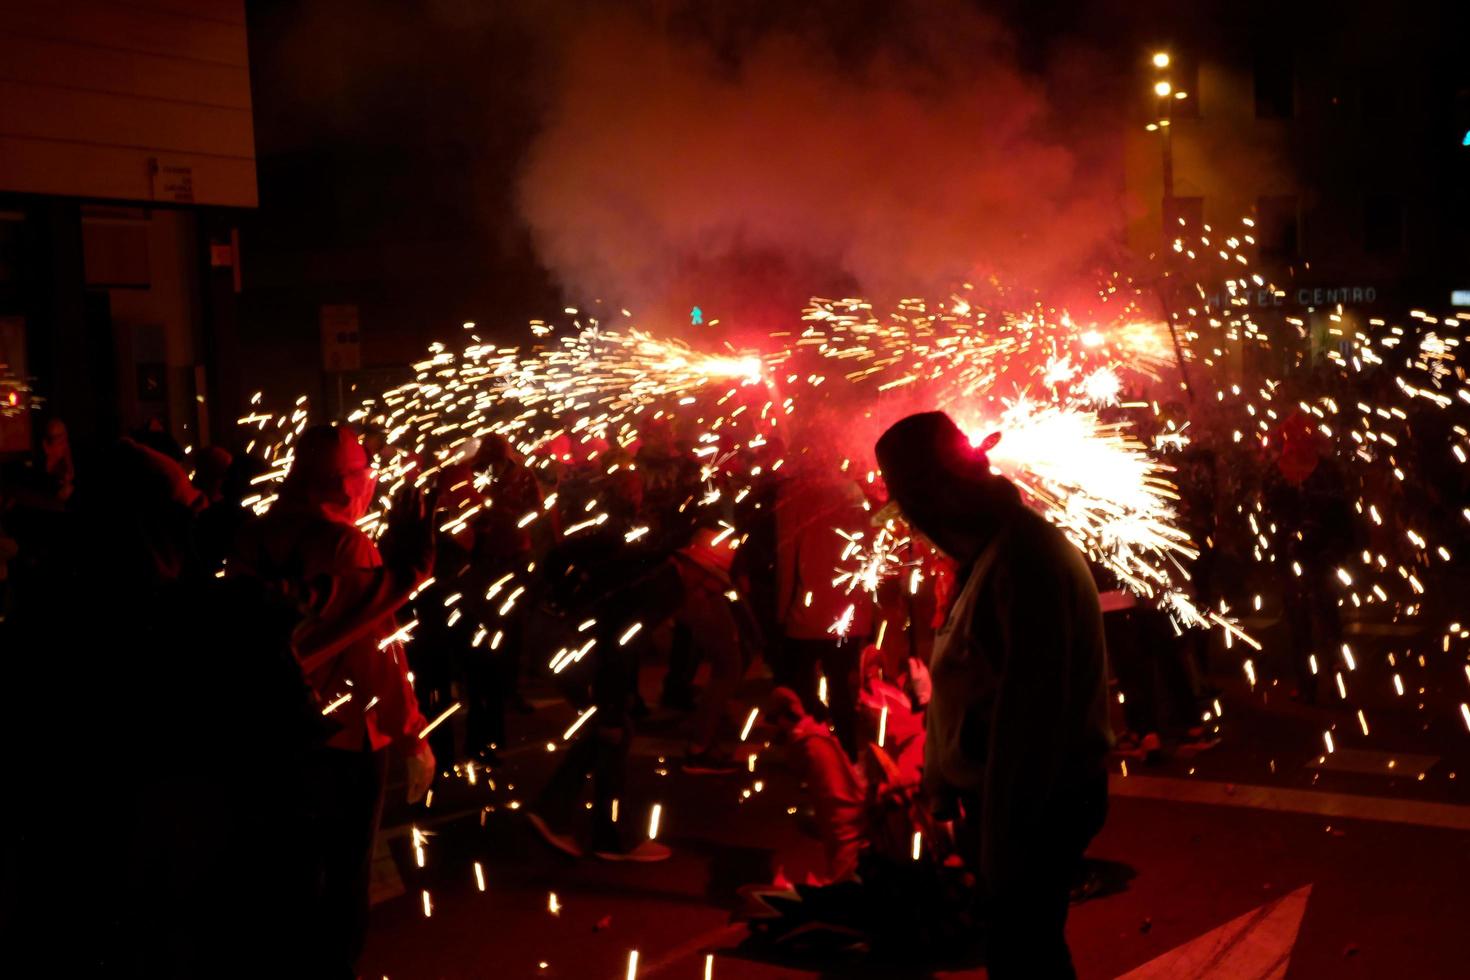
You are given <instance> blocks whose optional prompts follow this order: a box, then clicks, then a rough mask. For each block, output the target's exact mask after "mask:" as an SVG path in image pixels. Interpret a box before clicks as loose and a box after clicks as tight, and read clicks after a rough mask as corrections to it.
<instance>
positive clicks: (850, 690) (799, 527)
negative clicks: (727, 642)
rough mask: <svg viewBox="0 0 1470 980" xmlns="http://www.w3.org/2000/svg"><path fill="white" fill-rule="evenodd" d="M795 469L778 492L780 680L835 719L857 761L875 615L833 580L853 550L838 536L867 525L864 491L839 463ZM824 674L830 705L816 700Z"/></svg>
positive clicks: (817, 713) (820, 714) (808, 462)
mask: <svg viewBox="0 0 1470 980" xmlns="http://www.w3.org/2000/svg"><path fill="white" fill-rule="evenodd" d="M795 465H796V468H797V469H798V473H797V474H796V475H795V476H794V477H792V478H791V479H790V480H787V481H786V482H785V483H782V484H781V485H780V486H779V488H778V489H777V491H776V616H777V619H778V620H779V622H780V624H781V634H782V638H781V646H782V655H781V656H780V657H779V658H778V659H777V665H778V667H779V672H778V673H777V675H776V681H777V683H779V684H781V685H782V686H784V687H789V688H790V689H791V690H793V691H795V692H796V694H797V695H798V696H799V697H800V698H801V702H802V706H803V707H805V708H806V710H807V712H808V713H809V714H811V715H812V716H813V717H815V718H818V719H827V718H829V717H830V719H831V722H832V726H833V728H835V729H836V731H837V739H838V741H840V742H841V743H842V747H843V748H844V749H846V750H847V754H848V755H849V756H852V755H855V754H856V752H857V741H856V733H855V731H854V721H855V718H856V714H857V673H858V658H859V656H860V655H861V652H862V649H863V645H864V643H865V642H866V640H867V638H868V635H869V634H870V633H871V632H872V628H873V608H872V603H871V601H870V600H869V599H868V596H867V594H866V593H863V592H852V593H849V592H848V591H847V590H846V589H845V588H844V587H843V586H841V585H837V584H834V583H833V581H832V580H833V577H834V574H833V569H835V568H837V567H838V566H840V565H841V564H842V555H843V551H844V549H845V548H847V545H848V543H847V541H845V540H844V539H843V538H842V536H841V535H839V534H838V533H837V532H838V531H839V530H844V531H846V530H852V529H859V528H862V527H864V526H866V525H867V521H868V514H867V511H866V510H864V508H863V495H862V491H860V490H859V489H858V488H857V484H855V483H854V482H853V481H852V480H850V479H848V478H846V477H845V476H843V475H842V474H841V473H840V472H838V471H837V464H836V460H833V459H828V458H825V457H822V458H818V457H816V456H815V455H808V456H806V457H803V458H801V459H799V460H798V461H797V463H796V464H795ZM849 610H851V613H850V615H849V612H848V611H849ZM845 617H846V618H847V619H848V622H847V628H846V632H845V634H843V635H838V633H837V632H836V631H835V630H834V627H835V625H836V624H837V622H838V621H839V620H842V619H844V618H845ZM819 669H820V671H821V675H822V676H823V677H825V678H826V679H827V700H826V703H825V704H824V703H823V702H822V701H821V700H820V698H819V697H818V692H819V686H818V680H817V672H818V670H819Z"/></svg>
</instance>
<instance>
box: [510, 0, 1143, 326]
mask: <svg viewBox="0 0 1470 980" xmlns="http://www.w3.org/2000/svg"><path fill="white" fill-rule="evenodd" d="M891 6H892V10H891V11H890V16H889V17H887V18H886V19H885V23H886V24H887V27H886V28H885V30H884V32H883V33H882V34H881V35H880V36H879V37H878V39H877V40H874V39H873V37H872V36H867V37H865V38H864V39H863V40H861V41H859V42H855V43H854V42H852V41H850V40H849V39H845V38H844V37H843V36H842V34H841V31H840V30H838V26H837V25H836V24H834V23H833V22H831V21H825V20H823V21H822V22H821V23H819V24H813V23H811V19H810V18H808V19H807V20H806V21H803V22H800V23H793V22H790V19H789V18H788V19H786V20H784V21H783V22H781V23H780V24H778V25H776V26H772V25H771V24H770V23H769V22H767V23H763V24H761V25H760V26H759V27H756V28H750V27H749V26H748V25H735V26H734V27H732V25H731V24H730V23H728V22H721V23H720V24H717V25H715V26H711V25H710V23H709V22H708V21H709V18H705V19H704V21H702V22H696V21H694V20H693V19H692V18H681V17H679V16H677V15H675V16H672V17H669V16H664V17H662V18H653V17H649V16H639V15H637V14H635V13H629V12H626V11H617V12H615V11H613V10H610V9H606V10H600V11H595V12H594V13H592V14H591V15H590V16H587V17H585V18H582V19H579V20H578V21H577V22H576V23H575V25H574V26H572V27H571V28H570V29H569V30H567V31H566V33H565V35H564V37H563V38H562V39H561V42H560V47H559V50H558V51H557V53H556V69H555V81H554V88H553V96H552V98H551V100H550V102H549V104H548V106H547V110H546V115H545V118H544V120H543V126H542V128H541V130H540V131H539V133H538V135H537V136H536V137H535V138H534V139H533V141H532V144H531V147H530V149H529V152H528V155H527V157H526V160H525V165H524V169H523V172H522V176H521V181H520V186H519V195H518V199H519V204H520V208H521V211H522V214H523V216H524V218H525V220H526V221H527V223H528V224H529V226H530V229H531V232H532V236H533V241H534V244H535V247H536V249H537V251H538V253H539V255H540V257H541V259H542V261H543V262H544V263H545V264H546V265H547V267H548V268H549V269H550V270H551V272H552V273H553V275H554V276H555V277H556V278H557V280H558V281H559V283H560V284H561V285H562V287H563V288H564V289H565V291H566V293H567V295H568V297H569V298H570V299H572V300H574V301H580V302H585V301H587V300H589V299H592V298H594V297H601V298H605V299H607V300H608V301H610V302H616V303H619V304H621V305H625V306H632V307H635V308H637V309H640V310H645V311H646V310H648V309H650V308H658V307H661V306H663V305H665V304H667V305H668V307H669V308H670V309H673V308H676V307H677V306H678V305H679V304H686V306H687V304H689V303H693V302H701V301H704V300H703V299H702V298H703V297H706V296H712V295H713V296H716V297H718V298H719V299H720V300H723V299H724V298H725V297H726V295H728V296H729V297H730V298H731V299H732V300H734V302H735V303H736V304H737V305H740V304H741V300H740V299H739V298H738V294H739V293H741V292H744V293H747V294H755V296H754V297H753V298H755V301H756V302H757V303H758V302H760V301H761V300H762V299H764V300H765V301H767V302H774V301H777V300H778V299H779V300H780V301H783V302H799V301H800V299H801V298H802V297H803V296H804V295H806V294H809V293H810V292H814V291H821V290H827V291H832V292H835V291H841V290H853V291H860V292H863V293H865V294H869V295H877V296H880V297H896V296H900V295H911V294H914V293H916V292H919V291H923V290H928V289H939V290H943V289H947V288H950V287H952V286H953V285H954V284H956V283H958V282H960V281H963V280H967V279H969V280H974V281H982V280H985V279H987V278H988V277H990V276H992V275H994V276H998V277H999V278H1000V279H1001V280H1002V281H1004V282H1006V283H1010V284H1014V285H1016V286H1020V287H1022V288H1042V287H1055V286H1058V285H1066V286H1076V285H1078V284H1079V283H1080V282H1081V281H1083V280H1086V281H1088V282H1090V281H1092V278H1093V274H1094V273H1095V272H1096V271H1097V270H1098V269H1102V268H1106V267H1107V266H1106V265H1105V264H1104V263H1105V261H1106V257H1107V254H1108V249H1109V248H1110V245H1111V242H1112V240H1113V239H1114V235H1115V233H1116V231H1117V230H1118V228H1119V227H1120V226H1121V222H1122V219H1123V210H1124V209H1123V202H1122V200H1121V195H1120V192H1119V189H1118V186H1119V185H1118V182H1117V178H1116V176H1115V174H1116V171H1115V170H1114V169H1112V168H1115V167H1117V166H1118V164H1117V163H1116V161H1115V160H1113V159H1111V158H1110V157H1109V153H1110V152H1111V151H1109V150H1107V149H1106V148H1105V142H1104V140H1103V139H1101V137H1102V136H1103V134H1104V133H1105V132H1107V131H1108V129H1109V127H1111V126H1112V125H1113V124H1114V123H1113V121H1111V120H1109V119H1107V118H1105V117H1103V116H1101V115H1099V114H1098V113H1097V112H1095V111H1093V110H1083V111H1079V108H1080V104H1082V103H1086V102H1087V101H1088V92H1089V89H1088V86H1089V85H1093V86H1096V85H1097V84H1098V83H1099V79H1097V78H1094V77H1090V76H1092V75H1093V73H1094V72H1095V70H1096V69H1095V65H1094V64H1093V63H1092V59H1090V58H1089V56H1088V55H1087V53H1086V52H1081V51H1077V52H1071V53H1068V54H1061V53H1060V52H1056V51H1053V52H1051V57H1050V58H1049V59H1048V62H1047V64H1048V67H1046V68H1045V69H1044V70H1043V71H1042V73H1040V74H1033V73H1028V72H1027V71H1025V70H1023V69H1022V68H1021V67H1020V57H1019V52H1018V50H1017V45H1016V43H1015V41H1014V40H1013V38H1012V36H1011V35H1010V33H1009V32H1008V31H1007V30H1006V29H1005V28H1004V27H1003V26H1002V25H1001V24H1000V23H999V22H998V21H996V20H994V19H992V18H990V17H988V16H986V15H983V14H981V13H978V12H976V11H975V10H974V9H973V8H971V7H970V6H968V5H964V4H959V3H939V4H923V5H919V4H897V5H891ZM833 13H834V14H837V15H839V16H840V9H839V8H834V9H833ZM1059 89H1061V90H1064V95H1065V97H1066V99H1067V102H1068V105H1069V110H1068V111H1067V112H1066V113H1062V112H1060V111H1058V109H1057V107H1056V106H1055V105H1054V104H1053V103H1054V100H1053V99H1049V97H1048V92H1049V91H1050V92H1056V91H1058V90H1059ZM1099 101H1100V100H1099ZM744 305H746V306H747V307H748V305H749V302H748V301H747V302H746V303H745V304H744ZM788 309H789V307H788Z"/></svg>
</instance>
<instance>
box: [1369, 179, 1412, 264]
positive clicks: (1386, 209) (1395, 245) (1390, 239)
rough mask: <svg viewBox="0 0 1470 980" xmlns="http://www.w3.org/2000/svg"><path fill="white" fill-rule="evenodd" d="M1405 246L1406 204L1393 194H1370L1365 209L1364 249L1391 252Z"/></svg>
mask: <svg viewBox="0 0 1470 980" xmlns="http://www.w3.org/2000/svg"><path fill="white" fill-rule="evenodd" d="M1403 247H1404V204H1403V201H1401V200H1399V198H1397V197H1396V196H1394V195H1392V194H1374V195H1372V196H1370V197H1369V198H1368V200H1367V202H1366V207H1364V209H1363V250H1364V251H1365V252H1373V253H1376V254H1391V253H1394V252H1399V251H1402V250H1403Z"/></svg>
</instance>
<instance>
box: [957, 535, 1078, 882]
mask: <svg viewBox="0 0 1470 980" xmlns="http://www.w3.org/2000/svg"><path fill="white" fill-rule="evenodd" d="M1024 552H1025V549H1021V548H1016V549H1012V550H1011V553H1010V554H1009V555H1008V556H1003V558H1002V562H1001V568H1000V569H999V570H998V577H999V581H998V582H997V583H996V585H997V588H998V589H999V593H998V595H997V600H998V607H999V608H998V613H999V619H1000V623H999V625H1000V637H1001V654H1002V656H1003V658H1004V659H1003V661H1002V663H1001V664H1000V681H999V689H998V691H997V694H996V699H995V704H994V708H993V714H992V716H991V725H990V737H989V745H988V757H987V759H986V766H985V788H984V793H983V801H984V802H983V808H984V812H983V813H982V815H981V846H980V867H981V873H982V875H983V877H984V879H985V881H986V883H987V885H988V886H989V887H990V888H991V889H993V890H995V891H1001V892H1003V891H1005V890H1006V889H1007V888H1008V887H1010V886H1011V885H1012V884H1013V883H1014V882H1016V881H1017V880H1019V879H1020V878H1022V877H1023V876H1025V875H1026V874H1027V873H1028V871H1029V870H1030V868H1031V866H1032V857H1033V851H1032V848H1031V845H1032V843H1033V841H1034V840H1035V838H1034V837H1033V835H1034V834H1035V833H1037V831H1038V829H1039V828H1041V827H1042V826H1044V818H1045V816H1046V814H1045V808H1046V805H1047V800H1048V797H1049V796H1050V794H1051V791H1052V788H1053V787H1054V786H1055V785H1056V782H1057V778H1058V775H1059V772H1060V769H1061V766H1062V761H1063V760H1062V759H1061V751H1062V746H1063V739H1064V728H1065V725H1066V722H1067V719H1066V718H1065V706H1066V703H1067V697H1068V692H1067V683H1068V680H1067V669H1066V668H1067V662H1068V659H1069V657H1070V650H1071V644H1072V636H1073V631H1074V628H1075V624H1074V623H1073V622H1072V619H1073V616H1074V611H1073V608H1072V607H1073V605H1074V602H1073V595H1072V591H1073V586H1072V584H1071V583H1070V582H1068V581H1067V579H1066V576H1065V575H1062V574H1059V571H1060V570H1058V569H1054V568H1049V567H1047V565H1046V564H1045V563H1046V562H1047V561H1048V560H1049V556H1048V555H1047V554H1046V553H1045V552H1042V553H1040V554H1036V553H1034V552H1033V553H1029V554H1028V553H1024ZM1050 560H1055V559H1050Z"/></svg>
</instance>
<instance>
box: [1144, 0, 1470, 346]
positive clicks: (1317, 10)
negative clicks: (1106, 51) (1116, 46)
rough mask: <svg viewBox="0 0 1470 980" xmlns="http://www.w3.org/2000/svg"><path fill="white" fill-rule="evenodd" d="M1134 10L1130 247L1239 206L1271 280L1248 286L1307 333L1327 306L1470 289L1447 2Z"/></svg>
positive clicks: (1462, 125)
mask: <svg viewBox="0 0 1470 980" xmlns="http://www.w3.org/2000/svg"><path fill="white" fill-rule="evenodd" d="M1143 7H1144V9H1134V10H1133V11H1132V12H1131V18H1130V19H1131V20H1132V24H1133V27H1132V31H1133V35H1134V37H1135V38H1136V40H1135V42H1134V43H1135V45H1136V48H1137V50H1136V51H1134V52H1133V64H1134V66H1135V78H1136V82H1135V91H1136V92H1137V105H1136V112H1135V113H1134V119H1133V122H1132V123H1131V124H1130V126H1129V129H1128V132H1127V136H1126V154H1125V155H1126V174H1127V176H1126V187H1127V193H1128V198H1129V203H1130V205H1131V212H1130V214H1131V219H1130V222H1129V228H1128V243H1129V245H1130V246H1131V247H1132V249H1133V250H1135V251H1136V252H1140V253H1146V252H1153V251H1156V250H1158V249H1159V248H1160V247H1161V246H1163V245H1164V243H1165V242H1166V241H1167V240H1169V239H1171V238H1172V237H1173V234H1174V233H1173V231H1172V229H1174V228H1176V227H1177V220H1176V219H1178V218H1180V217H1183V218H1184V219H1185V220H1186V222H1187V223H1189V224H1192V225H1195V226H1198V225H1199V224H1201V223H1208V224H1210V225H1212V226H1213V227H1214V228H1215V229H1216V230H1217V231H1224V230H1226V229H1229V230H1231V231H1232V232H1233V231H1238V230H1239V229H1240V219H1241V218H1242V217H1244V216H1249V217H1251V218H1253V219H1254V221H1255V229H1254V237H1255V238H1256V245H1257V247H1256V249H1255V255H1254V256H1253V259H1254V261H1255V264H1256V267H1257V269H1258V270H1259V271H1261V272H1262V274H1263V275H1264V276H1265V277H1266V278H1268V279H1269V280H1270V281H1271V282H1272V283H1274V284H1275V285H1276V286H1277V287H1279V288H1278V290H1277V291H1275V292H1272V291H1269V290H1258V291H1257V293H1256V294H1255V295H1253V296H1252V301H1253V302H1254V303H1255V305H1257V306H1258V307H1262V308H1264V309H1267V310H1271V311H1277V312H1279V313H1281V314H1282V315H1290V316H1295V317H1302V318H1304V319H1305V320H1306V321H1307V322H1309V323H1310V324H1311V327H1312V335H1313V337H1314V343H1315V344H1316V345H1317V346H1318V347H1320V346H1321V345H1322V344H1323V343H1330V340H1329V339H1328V337H1327V335H1326V323H1327V321H1326V315H1327V314H1329V313H1333V312H1335V311H1336V307H1337V306H1338V304H1341V305H1342V306H1343V308H1344V309H1343V313H1342V316H1343V317H1344V319H1345V320H1346V321H1347V322H1348V323H1351V322H1352V320H1353V318H1355V317H1365V316H1374V315H1377V316H1386V317H1402V316H1404V315H1405V314H1406V313H1407V311H1408V310H1409V309H1410V308H1421V309H1425V310H1429V311H1432V312H1435V311H1437V312H1445V311H1447V310H1448V309H1449V307H1450V306H1451V293H1452V291H1453V290H1455V289H1466V288H1470V180H1467V178H1470V146H1467V145H1463V144H1464V136H1465V132H1466V129H1467V128H1470V119H1467V118H1466V116H1467V112H1470V72H1467V70H1466V68H1465V64H1466V62H1465V60H1464V59H1463V57H1460V56H1459V55H1458V54H1457V51H1456V49H1457V46H1458V45H1460V44H1461V43H1462V35H1461V34H1459V33H1458V32H1457V31H1456V30H1455V24H1454V23H1453V20H1452V16H1451V12H1450V11H1451V7H1452V5H1449V4H1433V3H1416V2H1412V0H1411V2H1408V3H1402V4H1345V5H1343V4H1332V5H1328V4H1315V3H1311V4H1269V5H1268V4H1261V3H1256V4H1247V5H1240V4H1220V3H1207V4H1199V5H1185V6H1179V5H1172V6H1164V5H1154V4H1147V5H1143ZM1156 52H1157V53H1165V54H1167V55H1168V56H1169V63H1168V64H1167V65H1166V66H1162V67H1160V66H1157V65H1156V64H1155V63H1154V55H1155V53H1156ZM1160 60H1162V59H1160ZM1161 82H1163V83H1166V84H1167V85H1168V88H1169V92H1168V95H1167V96H1161V95H1159V94H1157V92H1156V91H1155V86H1156V85H1158V84H1159V83H1161ZM1180 93H1183V97H1182V98H1180V97H1179V96H1180ZM1165 119H1167V121H1168V125H1167V127H1166V128H1160V124H1161V123H1162V122H1163V121H1164V120H1165ZM1166 141H1167V143H1168V144H1169V146H1168V152H1167V155H1171V156H1172V160H1171V161H1170V163H1171V164H1172V175H1171V176H1172V198H1170V199H1169V200H1167V201H1166V189H1165V183H1166V180H1165V166H1166V165H1165V162H1164V161H1165V159H1166V152H1165V146H1164V144H1165V142H1166Z"/></svg>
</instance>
